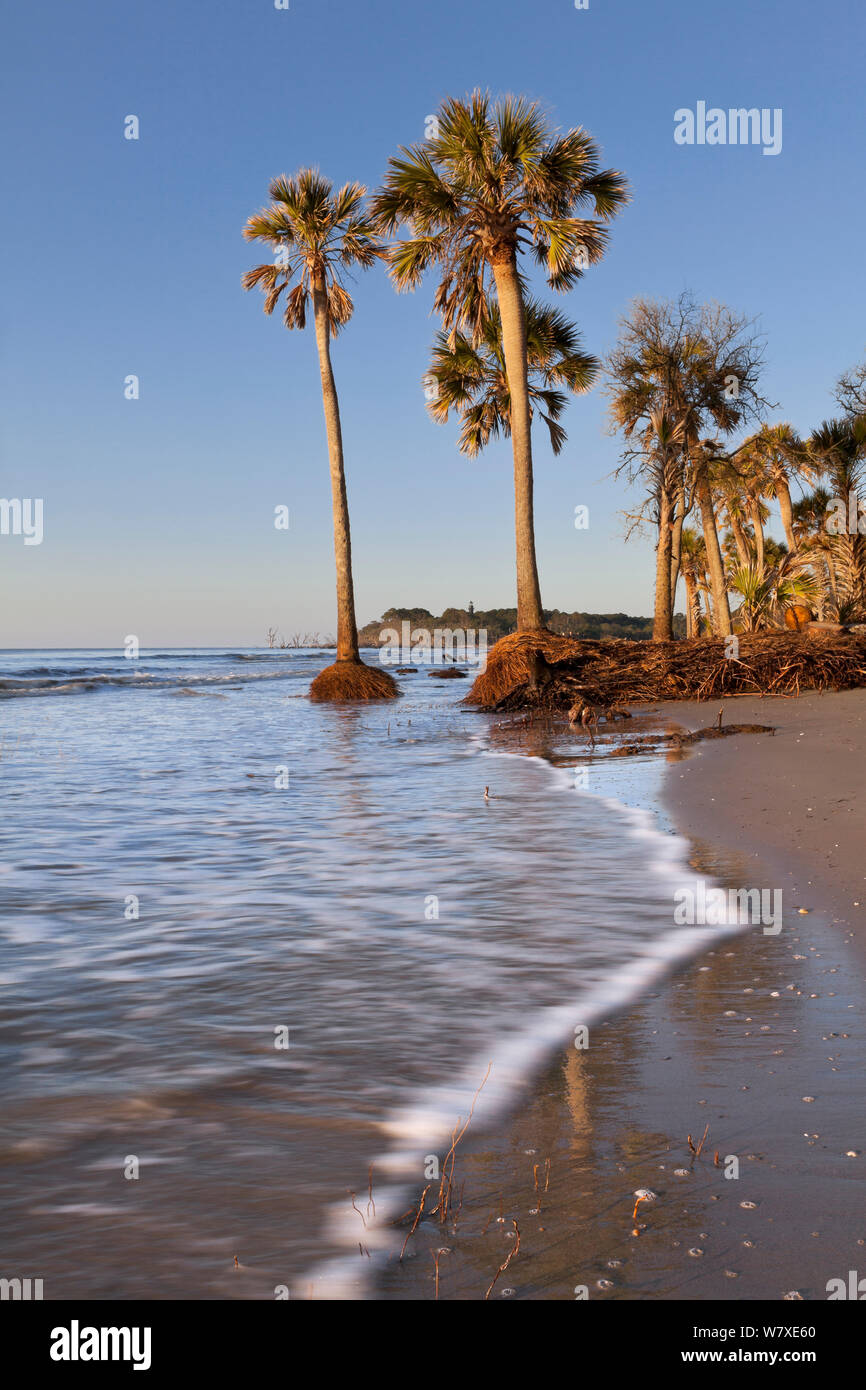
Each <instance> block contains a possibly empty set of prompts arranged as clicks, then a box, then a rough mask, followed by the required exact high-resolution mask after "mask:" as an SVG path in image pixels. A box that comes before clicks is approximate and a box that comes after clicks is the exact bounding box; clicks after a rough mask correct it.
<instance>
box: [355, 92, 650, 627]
mask: <svg viewBox="0 0 866 1390" xmlns="http://www.w3.org/2000/svg"><path fill="white" fill-rule="evenodd" d="M626 198H627V193H626V184H625V180H624V178H623V176H622V175H621V174H619V173H617V172H616V171H614V170H611V169H601V168H600V167H599V152H598V147H597V146H596V144H595V141H594V140H593V139H592V137H591V136H590V135H589V134H588V133H587V132H586V131H585V130H581V129H577V130H569V131H567V132H566V133H565V134H556V133H555V132H554V131H553V130H552V129H551V127H550V125H549V123H548V121H547V120H546V118H545V116H544V115H543V113H542V111H541V109H540V107H539V106H538V104H537V103H535V102H529V101H527V100H525V99H524V98H522V97H505V98H502V99H501V100H499V101H496V102H493V101H491V98H490V96H489V94H487V93H483V92H480V91H476V92H474V93H472V95H471V96H469V97H467V98H466V100H464V101H459V100H456V99H453V98H449V99H447V100H446V101H444V102H443V103H442V106H441V107H440V109H439V113H438V115H437V117H436V119H435V121H434V122H432V123H431V134H430V136H429V137H428V138H427V139H425V140H424V141H423V142H422V143H421V144H418V145H413V146H411V147H409V148H405V147H402V148H401V150H400V154H399V157H398V158H394V159H391V160H390V161H389V164H388V172H387V174H386V175H385V179H384V182H383V187H382V189H381V190H380V191H379V192H378V193H377V194H376V196H375V198H374V199H373V204H372V207H373V213H374V216H375V218H376V221H377V225H378V227H379V228H380V230H382V231H383V232H386V233H388V234H389V235H391V234H394V233H395V232H396V231H397V229H398V228H399V227H400V226H401V225H406V226H407V227H408V229H409V231H410V232H411V236H409V237H407V238H405V239H403V240H400V241H398V242H397V244H396V246H394V247H393V248H392V250H391V252H390V257H389V259H390V273H391V278H392V280H393V281H394V284H395V286H396V288H397V289H398V290H413V289H415V288H416V287H417V286H418V285H419V284H420V282H421V280H422V279H423V276H424V273H425V271H427V270H428V269H429V268H431V267H433V266H436V267H437V268H438V270H439V273H440V276H441V279H440V283H439V287H438V289H437V291H436V297H435V301H434V305H435V309H436V311H437V313H439V314H440V316H441V318H442V323H443V327H444V328H445V329H446V330H448V331H452V332H454V331H456V330H458V329H461V330H463V332H464V333H466V334H469V335H470V336H471V338H472V341H473V343H475V344H477V343H478V342H480V341H481V339H482V337H483V333H484V328H485V321H486V319H487V317H488V305H489V297H490V296H489V289H490V288H491V280H492V285H493V287H495V293H496V300H497V303H498V306H499V314H500V319H501V324H502V351H503V356H504V360H505V371H506V377H507V380H508V392H509V398H510V405H511V409H510V418H511V442H512V452H513V455H514V504H515V533H516V551H517V626H518V629H519V631H521V632H525V631H534V630H539V629H542V628H543V626H544V618H543V614H542V608H541V590H540V587H539V582H538V565H537V561H536V556H535V534H534V521H533V495H532V492H533V489H532V439H531V419H532V409H531V398H530V393H529V364H528V354H527V342H526V312H525V308H526V293H525V281H524V278H523V276H522V275H521V273H520V271H519V269H518V258H519V256H520V255H521V254H522V253H523V249H524V247H526V246H531V248H532V254H533V256H534V258H535V260H536V262H537V263H538V264H539V265H541V266H543V267H544V269H545V273H546V276H547V282H548V284H549V285H550V287H551V288H552V289H554V290H558V291H559V290H568V289H571V287H572V286H573V285H574V284H575V283H576V282H577V280H578V279H579V278H580V277H581V275H582V273H583V268H584V267H585V266H586V265H590V264H593V263H594V262H596V261H598V260H600V259H601V257H602V256H603V254H604V250H605V247H606V244H607V231H606V228H605V227H604V225H603V224H604V222H607V221H608V220H609V219H610V218H611V217H613V216H614V215H615V214H616V213H617V212H618V211H619V209H620V208H621V207H622V205H623V204H624V203H625V201H626ZM587 206H589V207H591V208H592V209H593V211H594V213H595V216H596V218H598V219H601V220H599V221H596V220H588V219H585V218H581V217H578V216H576V213H577V212H579V211H580V210H581V209H583V208H585V207H587Z"/></svg>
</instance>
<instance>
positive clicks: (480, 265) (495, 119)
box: [372, 91, 628, 341]
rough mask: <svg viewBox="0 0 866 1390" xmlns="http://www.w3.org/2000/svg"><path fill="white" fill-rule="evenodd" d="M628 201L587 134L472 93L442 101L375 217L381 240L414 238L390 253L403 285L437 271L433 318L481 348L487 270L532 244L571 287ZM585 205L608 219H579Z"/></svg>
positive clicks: (392, 173)
mask: <svg viewBox="0 0 866 1390" xmlns="http://www.w3.org/2000/svg"><path fill="white" fill-rule="evenodd" d="M627 196H628V195H627V185H626V181H625V178H624V176H623V175H622V174H620V173H618V172H617V171H616V170H613V169H601V168H600V167H599V151H598V147H597V145H596V143H595V141H594V140H593V139H592V137H591V136H590V135H589V134H588V133H587V131H585V130H583V129H580V128H578V129H575V130H569V131H567V132H566V133H565V134H556V133H554V131H553V130H552V128H551V127H550V125H549V123H548V121H547V118H546V117H545V115H544V113H543V112H542V110H541V108H540V106H539V105H538V103H536V102H531V101H528V100H526V98H524V97H512V96H508V97H504V98H501V99H500V100H498V101H495V102H494V101H493V100H492V99H491V97H490V95H489V93H485V92H480V91H475V92H473V93H472V95H471V96H469V97H467V98H466V99H465V100H464V101H460V100H457V99H455V98H448V99H447V100H446V101H444V102H443V104H442V106H441V108H440V110H439V114H438V116H437V117H436V120H435V123H434V125H433V133H432V134H431V135H430V137H429V138H427V139H426V140H424V141H423V142H422V143H421V144H417V145H412V146H409V147H408V148H407V147H405V146H403V147H401V149H400V155H399V157H397V158H393V159H391V160H389V165H388V172H387V174H386V176H385V179H384V184H383V187H382V189H381V190H380V191H379V192H378V193H377V194H376V195H375V196H374V198H373V200H372V211H373V215H374V217H375V219H376V223H377V226H378V227H379V229H380V230H381V231H383V232H387V233H388V234H389V235H393V234H394V233H395V232H396V231H397V229H398V228H399V227H400V225H401V224H406V225H408V227H409V228H410V230H411V232H412V236H411V237H409V238H406V239H404V240H400V241H398V242H397V244H396V245H395V246H394V247H393V248H392V249H391V251H390V253H389V257H388V259H389V263H390V273H391V277H392V279H393V281H394V283H395V285H396V287H397V288H398V289H400V290H411V289H415V288H416V287H417V286H418V284H419V283H420V281H421V279H422V277H423V275H424V272H425V271H426V270H427V269H428V268H429V267H431V266H432V265H437V266H438V267H439V269H440V271H441V274H442V279H441V283H440V285H439V288H438V291H437V294H436V301H435V309H436V312H437V313H439V314H440V315H441V317H442V321H443V325H444V327H445V328H446V329H453V328H455V327H459V328H462V329H464V330H465V331H468V332H470V333H471V334H472V337H473V339H474V340H475V341H477V340H478V338H479V337H480V335H481V332H482V329H483V325H484V320H485V316H486V313H487V310H488V306H489V302H490V301H489V299H488V295H487V270H488V267H489V266H492V265H494V264H496V263H497V262H498V261H503V260H508V261H512V262H513V261H514V260H515V258H516V256H517V254H518V252H519V251H520V250H521V249H522V248H523V247H524V246H525V245H530V246H531V248H532V253H533V255H534V257H535V259H536V261H537V262H538V263H539V264H540V265H543V266H544V268H545V272H546V275H547V281H548V284H549V285H550V287H551V288H552V289H555V290H567V289H570V288H571V287H572V286H573V285H574V284H575V283H576V281H577V280H578V279H579V278H580V276H581V275H582V273H583V268H584V267H585V266H586V265H590V264H593V263H594V262H596V261H598V260H600V259H601V257H602V256H603V254H604V250H605V246H606V244H607V231H606V228H605V227H604V225H603V222H606V221H608V220H609V219H610V218H611V217H613V216H614V214H615V213H616V212H617V211H618V210H619V208H620V207H621V206H622V205H623V204H624V203H625V202H626V201H627ZM588 207H591V208H592V209H593V211H594V212H595V216H596V218H598V219H601V221H597V220H592V219H588V218H581V217H577V216H575V213H576V212H578V211H579V210H581V209H583V208H588Z"/></svg>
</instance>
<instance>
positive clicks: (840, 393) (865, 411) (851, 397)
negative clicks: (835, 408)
mask: <svg viewBox="0 0 866 1390" xmlns="http://www.w3.org/2000/svg"><path fill="white" fill-rule="evenodd" d="M833 395H834V396H835V398H836V401H837V402H838V404H839V408H840V410H842V411H843V413H844V414H845V415H847V416H849V417H855V416H857V415H866V362H863V363H861V365H860V366H859V367H852V368H851V370H850V371H848V372H843V373H842V375H841V376H840V378H839V380H838V381H837V382H836V389H835V390H834V392H833Z"/></svg>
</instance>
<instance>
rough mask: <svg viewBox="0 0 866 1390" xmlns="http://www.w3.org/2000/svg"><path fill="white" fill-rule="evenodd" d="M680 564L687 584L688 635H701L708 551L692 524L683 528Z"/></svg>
mask: <svg viewBox="0 0 866 1390" xmlns="http://www.w3.org/2000/svg"><path fill="white" fill-rule="evenodd" d="M680 564H681V567H682V573H683V582H684V583H685V586H686V637H700V635H701V591H702V590H703V591H705V590H706V587H707V576H706V571H707V552H706V547H705V545H704V539H703V536H701V535H699V534H698V532H697V531H696V530H694V528H693V527H691V526H684V527H683V530H682V546H681V551H680Z"/></svg>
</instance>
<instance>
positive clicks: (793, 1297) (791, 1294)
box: [782, 1289, 803, 1303]
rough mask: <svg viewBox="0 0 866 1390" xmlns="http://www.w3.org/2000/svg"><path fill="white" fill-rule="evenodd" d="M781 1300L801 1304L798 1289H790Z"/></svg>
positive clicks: (801, 1297) (801, 1299) (801, 1298)
mask: <svg viewBox="0 0 866 1390" xmlns="http://www.w3.org/2000/svg"><path fill="white" fill-rule="evenodd" d="M782 1298H783V1299H784V1300H785V1302H786V1303H802V1302H803V1295H802V1294H801V1293H800V1292H799V1290H798V1289H790V1290H789V1291H788V1293H785V1294H783V1295H782Z"/></svg>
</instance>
